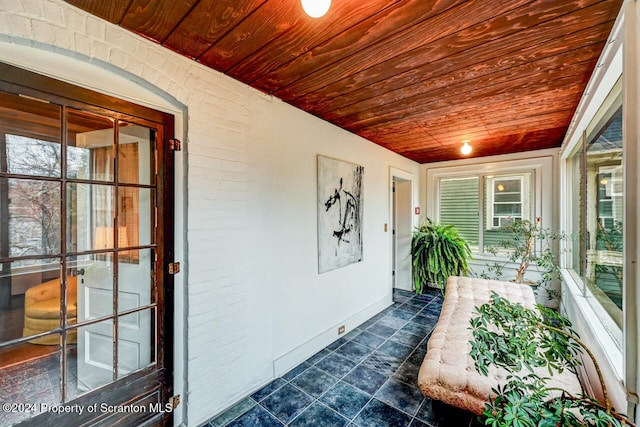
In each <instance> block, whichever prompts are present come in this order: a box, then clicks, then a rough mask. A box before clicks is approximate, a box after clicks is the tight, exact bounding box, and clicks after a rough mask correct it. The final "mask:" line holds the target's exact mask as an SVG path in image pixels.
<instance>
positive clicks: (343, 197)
mask: <svg viewBox="0 0 640 427" xmlns="http://www.w3.org/2000/svg"><path fill="white" fill-rule="evenodd" d="M363 171H364V168H363V167H362V166H358V165H354V164H352V163H348V162H342V161H339V160H334V159H329V158H326V157H322V156H318V270H319V272H320V273H323V272H326V271H330V270H334V269H336V268H340V267H343V266H345V265H347V264H351V263H354V262H358V261H361V260H362V176H363Z"/></svg>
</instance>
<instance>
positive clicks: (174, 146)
mask: <svg viewBox="0 0 640 427" xmlns="http://www.w3.org/2000/svg"><path fill="white" fill-rule="evenodd" d="M169 150H171V151H180V150H182V142H180V140H179V139H176V138H171V139H169Z"/></svg>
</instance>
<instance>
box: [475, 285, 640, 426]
mask: <svg viewBox="0 0 640 427" xmlns="http://www.w3.org/2000/svg"><path fill="white" fill-rule="evenodd" d="M476 310H477V313H478V316H476V317H474V318H472V319H471V330H472V333H473V341H471V343H470V344H471V353H470V355H471V358H472V359H473V360H474V363H475V368H476V370H477V371H478V372H480V373H481V374H483V375H487V374H488V367H489V366H490V365H494V366H497V367H500V368H503V369H505V370H506V371H507V372H508V373H509V375H508V376H507V383H506V384H504V385H503V386H498V387H497V388H494V389H493V390H492V391H493V393H494V394H495V397H493V398H490V399H489V403H487V404H486V406H485V410H484V412H483V421H484V424H485V425H488V426H493V427H507V426H514V427H528V426H531V427H534V426H543V427H547V426H548V427H569V426H597V427H600V426H603V427H604V426H609V427H615V426H625V425H628V426H634V424H632V423H631V422H630V421H629V419H628V418H627V417H626V416H625V415H621V414H619V413H617V412H616V411H615V410H614V408H613V407H612V406H611V403H610V401H609V397H608V394H607V389H606V386H605V384H604V379H603V376H602V373H601V371H600V368H599V366H598V363H597V361H596V359H595V357H594V355H593V354H592V353H591V351H590V350H589V349H588V348H587V347H586V345H585V344H584V343H583V342H582V341H581V340H580V338H579V336H578V334H577V333H576V332H575V331H574V330H573V329H572V328H571V322H570V321H569V320H568V319H566V318H565V317H563V316H560V315H559V314H558V313H556V312H555V311H553V310H551V309H549V308H545V307H542V306H538V307H537V309H536V310H532V309H528V308H525V307H523V306H522V305H520V304H513V303H511V302H509V301H508V300H506V299H504V298H501V297H500V296H498V295H497V294H496V293H495V292H494V293H492V296H491V299H490V301H489V302H488V303H487V304H483V305H482V306H480V307H477V308H476ZM584 353H586V354H587V355H588V356H589V358H590V359H591V360H592V361H593V364H594V366H595V368H596V372H597V373H598V379H599V381H600V385H601V387H602V391H603V396H604V398H603V402H599V401H598V400H597V399H595V398H594V397H592V396H588V395H586V394H584V392H583V393H582V394H581V395H579V396H574V395H572V394H571V393H569V392H568V391H566V390H561V389H557V388H551V387H548V386H547V381H548V379H547V378H542V377H540V376H538V375H536V374H535V373H534V370H533V368H535V367H545V368H547V370H548V372H549V376H553V375H554V373H556V372H557V373H560V372H562V371H563V370H565V369H568V370H569V371H571V372H574V373H576V370H577V368H578V366H580V365H581V359H580V356H581V355H583V354H584Z"/></svg>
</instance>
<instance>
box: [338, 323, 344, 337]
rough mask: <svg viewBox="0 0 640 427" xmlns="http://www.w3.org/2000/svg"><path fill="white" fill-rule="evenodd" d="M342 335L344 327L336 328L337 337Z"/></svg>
mask: <svg viewBox="0 0 640 427" xmlns="http://www.w3.org/2000/svg"><path fill="white" fill-rule="evenodd" d="M340 334H344V325H342V326H340V327H338V335H340Z"/></svg>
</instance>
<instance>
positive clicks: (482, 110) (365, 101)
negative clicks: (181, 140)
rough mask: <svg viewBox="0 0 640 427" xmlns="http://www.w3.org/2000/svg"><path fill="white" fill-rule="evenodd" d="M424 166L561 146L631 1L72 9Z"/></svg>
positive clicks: (405, 0)
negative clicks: (309, 9) (311, 9)
mask: <svg viewBox="0 0 640 427" xmlns="http://www.w3.org/2000/svg"><path fill="white" fill-rule="evenodd" d="M67 1H68V3H71V4H73V5H75V6H77V7H79V8H81V9H83V10H85V11H87V12H89V13H92V14H94V15H96V16H99V17H101V18H104V19H106V20H108V21H110V22H112V23H115V24H118V25H120V26H121V27H123V28H126V29H128V30H131V31H133V32H135V33H138V34H141V35H143V36H144V37H147V38H149V39H151V40H153V41H155V42H157V43H160V44H161V45H163V46H165V47H167V48H169V49H172V50H174V51H176V52H178V53H180V54H182V55H185V56H187V57H189V58H192V59H194V60H195V61H198V62H200V63H202V64H204V65H206V66H209V67H211V68H213V69H216V70H218V71H220V72H222V73H225V74H227V75H229V76H231V77H233V78H235V79H237V80H240V81H242V82H244V83H247V84H248V85H251V86H253V87H254V88H256V89H259V90H261V91H263V92H266V93H269V94H272V95H274V96H276V97H278V98H280V99H282V100H284V101H285V102H288V103H289V104H292V105H294V106H296V107H299V108H301V109H303V110H306V111H308V112H310V113H311V114H314V115H316V116H318V117H321V118H323V119H325V120H328V121H330V122H332V123H334V124H336V125H338V126H340V127H342V128H344V129H347V130H349V131H351V132H354V133H356V134H358V135H361V136H363V137H364V138H367V139H369V140H370V141H373V142H375V143H376V144H379V145H381V146H383V147H386V148H388V149H390V150H392V151H395V152H397V153H399V154H401V155H403V156H406V157H408V158H410V159H413V160H415V161H417V162H420V163H427V162H434V161H441V160H451V159H459V158H461V157H463V156H462V154H461V153H460V147H461V146H462V141H463V140H469V141H470V144H471V145H472V147H473V152H472V154H471V156H472V157H473V156H487V155H493V154H503V153H513V152H520V151H528V150H534V149H541V148H550V147H558V146H560V144H561V142H562V139H563V137H564V135H565V133H566V130H567V127H568V125H569V122H570V119H571V117H572V115H573V112H574V110H575V108H576V106H577V104H578V102H579V100H580V97H581V95H582V92H583V91H584V88H585V85H586V83H587V81H588V80H589V77H590V75H591V73H592V71H593V70H594V68H595V66H596V63H597V60H598V57H599V55H600V53H601V51H602V49H603V47H604V45H605V43H606V40H607V37H608V35H609V32H610V30H611V28H612V26H613V23H614V20H615V18H616V16H617V14H618V11H619V9H620V7H621V4H622V0H603V1H598V0H540V1H531V0H468V1H462V0H333V4H332V5H331V9H330V10H329V12H328V13H327V14H326V15H325V16H324V17H322V18H319V19H313V18H310V17H308V16H306V15H305V14H304V12H303V11H302V8H301V6H300V2H299V0H182V1H176V0H109V1H95V0H67Z"/></svg>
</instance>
